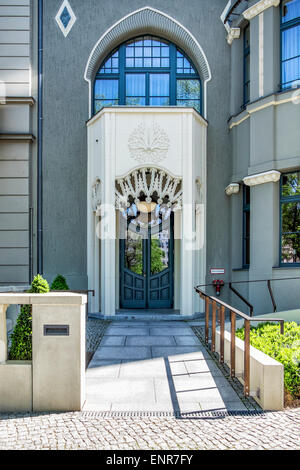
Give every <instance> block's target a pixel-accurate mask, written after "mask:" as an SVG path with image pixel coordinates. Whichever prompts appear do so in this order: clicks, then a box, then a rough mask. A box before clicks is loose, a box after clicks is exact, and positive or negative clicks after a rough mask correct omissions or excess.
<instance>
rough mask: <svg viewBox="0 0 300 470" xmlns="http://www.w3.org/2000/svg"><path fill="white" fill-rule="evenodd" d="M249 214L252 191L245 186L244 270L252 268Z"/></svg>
mask: <svg viewBox="0 0 300 470" xmlns="http://www.w3.org/2000/svg"><path fill="white" fill-rule="evenodd" d="M247 191H249V203H247ZM247 214H249V220H250V214H251V190H250V186H247V185H246V184H243V253H242V255H243V259H242V261H243V263H242V265H243V269H249V268H250V235H251V225H250V223H249V233H248V234H247ZM247 244H249V260H248V261H249V263H247Z"/></svg>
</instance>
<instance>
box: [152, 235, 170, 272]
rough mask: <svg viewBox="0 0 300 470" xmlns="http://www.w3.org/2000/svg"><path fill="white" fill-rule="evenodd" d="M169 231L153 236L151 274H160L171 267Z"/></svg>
mask: <svg viewBox="0 0 300 470" xmlns="http://www.w3.org/2000/svg"><path fill="white" fill-rule="evenodd" d="M169 237H170V233H169V230H168V229H165V230H162V231H161V232H159V233H155V234H151V274H152V275H153V274H158V273H160V272H162V271H163V270H164V269H166V268H168V267H169Z"/></svg>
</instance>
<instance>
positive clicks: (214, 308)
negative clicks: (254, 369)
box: [195, 287, 284, 397]
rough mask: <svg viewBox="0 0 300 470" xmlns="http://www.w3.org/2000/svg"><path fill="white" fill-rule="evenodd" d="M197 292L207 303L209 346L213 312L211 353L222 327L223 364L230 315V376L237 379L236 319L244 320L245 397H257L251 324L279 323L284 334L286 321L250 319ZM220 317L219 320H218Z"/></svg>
mask: <svg viewBox="0 0 300 470" xmlns="http://www.w3.org/2000/svg"><path fill="white" fill-rule="evenodd" d="M195 291H196V292H197V293H198V294H199V296H200V297H201V298H202V299H203V300H204V301H205V343H206V345H207V346H209V343H210V341H209V329H210V311H211V351H212V352H213V353H215V352H216V328H217V321H218V324H219V325H220V352H219V361H220V363H221V364H224V362H225V355H224V352H225V349H224V347H225V312H226V310H228V311H229V313H230V323H231V325H230V333H231V335H230V375H231V377H236V372H235V356H236V343H235V338H236V336H235V332H236V317H237V316H238V317H241V318H242V319H243V320H244V331H245V336H244V343H245V346H244V372H243V374H242V378H243V380H244V395H245V397H249V396H250V395H251V396H253V395H255V394H254V392H253V393H252V392H251V391H250V323H251V322H253V321H256V322H258V321H259V322H279V323H280V333H281V334H284V320H283V319H281V318H267V319H262V318H259V319H255V317H254V318H253V317H249V316H248V315H246V314H245V313H243V312H241V311H240V310H237V309H236V308H234V307H232V306H231V305H228V304H227V303H225V302H223V301H222V300H219V299H217V298H216V297H213V296H211V295H208V294H206V293H205V292H203V291H202V290H201V289H200V288H199V287H195ZM217 316H218V319H217Z"/></svg>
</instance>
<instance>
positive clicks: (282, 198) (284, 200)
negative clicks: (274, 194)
mask: <svg viewBox="0 0 300 470" xmlns="http://www.w3.org/2000/svg"><path fill="white" fill-rule="evenodd" d="M296 172H300V169H298V170H297V169H296V170H294V171H288V172H285V173H281V177H280V185H279V266H280V267H285V268H293V267H299V266H300V262H296V263H284V262H283V261H282V233H283V231H282V204H287V203H289V202H299V203H300V194H298V195H295V196H283V195H282V188H283V178H284V176H287V175H291V174H293V173H296ZM297 233H298V232H297ZM299 233H300V231H299Z"/></svg>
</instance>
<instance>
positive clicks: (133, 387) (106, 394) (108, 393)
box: [86, 377, 155, 404]
mask: <svg viewBox="0 0 300 470" xmlns="http://www.w3.org/2000/svg"><path fill="white" fill-rule="evenodd" d="M86 389H87V393H86V401H87V403H98V402H99V403H102V404H104V403H105V404H107V403H131V402H132V400H133V397H134V404H137V403H147V402H153V403H155V393H154V382H153V379H151V378H139V379H136V378H130V379H127V378H122V379H112V378H107V377H103V378H101V381H99V380H97V379H95V378H93V377H88V378H86Z"/></svg>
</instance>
